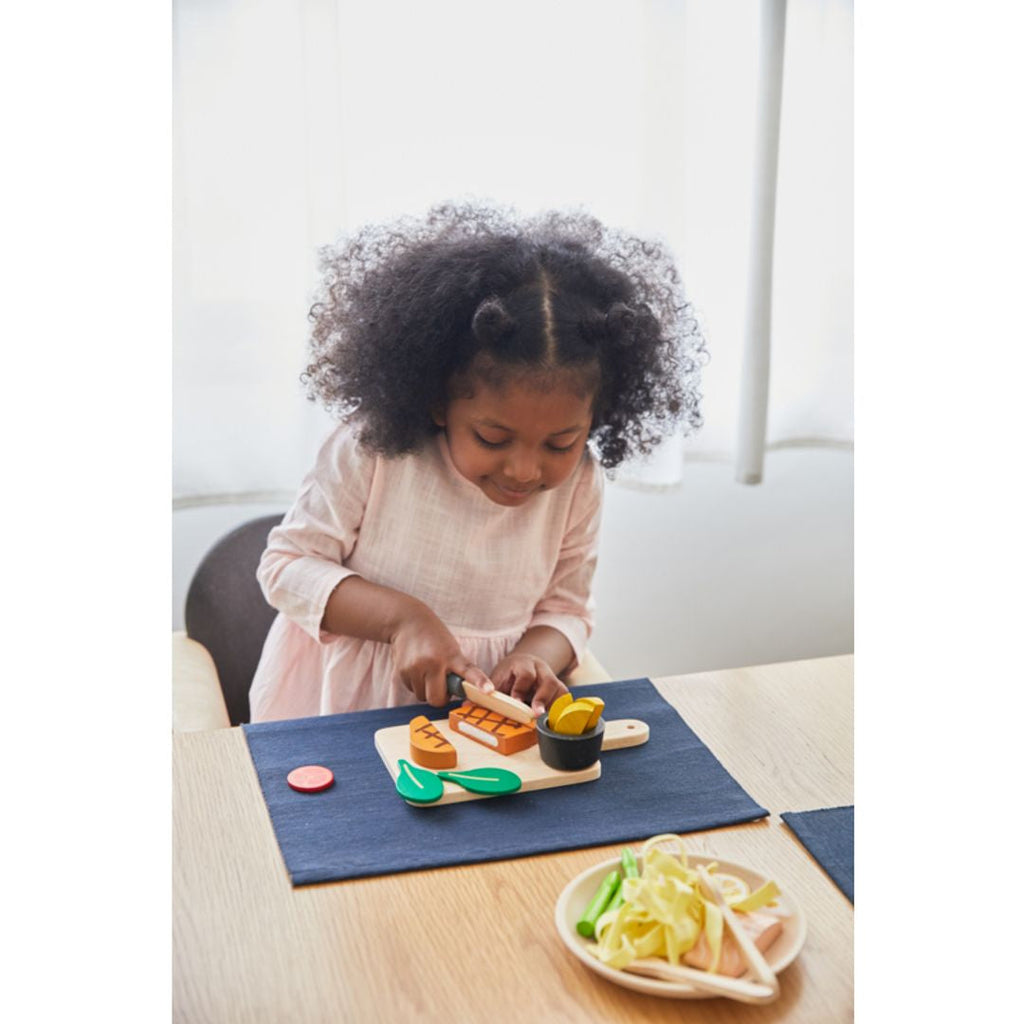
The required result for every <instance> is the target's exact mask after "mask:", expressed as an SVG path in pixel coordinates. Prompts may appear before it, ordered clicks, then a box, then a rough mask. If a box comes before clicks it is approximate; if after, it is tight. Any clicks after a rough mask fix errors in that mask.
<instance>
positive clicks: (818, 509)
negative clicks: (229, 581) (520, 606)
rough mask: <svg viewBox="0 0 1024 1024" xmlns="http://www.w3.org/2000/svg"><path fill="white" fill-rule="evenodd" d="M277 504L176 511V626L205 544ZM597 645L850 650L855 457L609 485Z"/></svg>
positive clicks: (758, 657)
mask: <svg viewBox="0 0 1024 1024" xmlns="http://www.w3.org/2000/svg"><path fill="white" fill-rule="evenodd" d="M284 508H285V505H284V504H281V503H278V504H273V503H266V504H251V505H227V506H203V507H198V508H186V509H181V510H179V511H176V512H175V513H174V517H173V527H174V572H173V582H174V613H173V627H174V628H175V629H181V628H183V626H182V621H183V619H182V616H183V612H182V609H183V606H184V599H185V592H186V590H187V587H188V581H189V579H190V578H191V575H192V572H193V571H194V569H195V567H196V565H197V564H198V563H199V560H200V559H201V558H202V556H203V554H204V553H205V551H206V550H207V548H208V547H209V546H210V545H211V544H212V543H213V542H214V541H215V540H216V539H217V538H218V537H220V536H222V535H223V534H224V533H226V532H227V531H228V530H230V529H232V528H233V527H234V526H236V525H238V523H241V522H244V521H246V520H248V519H254V518H256V517H257V516H262V515H267V514H269V513H271V512H278V511H284ZM594 593H595V598H596V600H597V605H598V608H597V615H598V620H597V628H596V630H595V634H594V637H593V642H592V647H593V650H594V652H595V654H596V655H597V657H598V658H599V659H600V660H601V661H602V662H603V664H604V666H605V668H607V669H608V671H609V673H610V674H611V675H612V676H613V677H614V678H617V679H624V678H628V677H632V676H659V675H671V674H674V673H681V672H697V671H703V670H706V669H714V668H730V667H734V666H739V665H754V664H764V663H767V662H773V661H786V660H789V659H794V658H810V657H817V656H823V655H829V654H840V653H848V652H850V651H852V650H853V454H852V452H851V451H849V450H844V449H832V448H784V449H780V450H778V451H773V452H769V454H768V457H767V460H766V465H765V480H764V483H762V484H760V485H758V486H756V487H747V486H743V485H740V484H737V483H735V482H734V481H733V468H732V465H731V464H730V463H728V462H718V461H696V460H691V461H690V462H688V463H687V465H686V468H685V471H684V481H683V484H682V485H681V486H680V487H679V488H678V489H676V490H674V491H671V492H667V493H665V492H650V491H640V490H636V489H634V488H631V487H627V486H625V485H624V484H621V483H619V484H616V483H611V484H609V486H608V488H607V490H606V500H605V513H604V520H603V525H602V536H601V556H600V561H599V564H598V570H597V576H596V578H595V583H594Z"/></svg>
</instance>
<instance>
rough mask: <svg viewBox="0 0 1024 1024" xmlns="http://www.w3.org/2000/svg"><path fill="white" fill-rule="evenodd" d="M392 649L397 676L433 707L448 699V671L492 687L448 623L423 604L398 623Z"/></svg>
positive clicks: (440, 705)
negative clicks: (412, 614) (453, 633)
mask: <svg viewBox="0 0 1024 1024" xmlns="http://www.w3.org/2000/svg"><path fill="white" fill-rule="evenodd" d="M391 649H392V655H393V657H394V662H395V670H396V671H397V672H398V676H399V678H400V679H401V680H402V682H403V683H404V684H405V685H406V686H407V687H408V688H409V689H410V690H412V692H413V693H415V694H416V698H417V700H421V701H426V702H427V703H428V704H431V705H433V706H434V707H435V708H440V707H443V706H444V705H445V704H447V703H448V702H449V700H450V699H451V698H450V697H449V695H448V687H447V683H446V677H447V675H448V673H449V672H454V673H455V674H456V675H458V676H461V677H462V678H463V679H467V680H469V682H471V683H474V684H475V685H476V686H479V687H480V689H481V690H483V691H484V692H485V693H491V692H492V691H493V690H494V684H493V683H492V682H491V681H490V679H488V678H487V676H486V675H484V673H483V672H482V671H481V670H480V669H479V668H477V667H476V665H474V664H473V663H472V662H471V661H469V660H468V659H467V658H466V656H465V655H464V654H463V653H462V648H461V647H459V642H458V640H456V639H455V637H453V636H452V634H451V633H450V632H449V631H448V627H447V626H445V624H444V623H443V622H442V621H441V620H440V619H439V618H438V617H437V616H436V615H435V614H434V613H433V612H431V611H430V610H429V609H427V608H425V607H424V608H423V609H422V611H420V612H419V613H418V614H416V615H414V616H411V617H409V618H408V619H406V620H405V621H404V622H403V623H402V624H401V625H400V626H399V627H398V629H397V630H396V631H395V635H394V637H393V639H392V641H391Z"/></svg>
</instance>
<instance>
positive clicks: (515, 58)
mask: <svg viewBox="0 0 1024 1024" xmlns="http://www.w3.org/2000/svg"><path fill="white" fill-rule="evenodd" d="M759 12H760V7H759V2H758V0H689V2H679V0H675V2H673V0H635V2H629V0H621V2H604V3H602V2H596V0H560V2H558V3H550V2H549V0H520V2H519V3H517V4H515V5H510V4H500V5H499V4H496V3H495V4H488V3H481V2H480V0H432V2H430V3H422V2H415V0H410V2H403V3H398V2H394V0H390V2H388V0H378V2H376V3H372V4H370V3H365V2H348V0H236V2H232V0H221V2H218V3H211V2H210V0H175V4H174V119H175V123H174V188H175V193H174V244H175V252H174V292H173V304H174V344H173V353H174V377H173V383H174V390H173V399H174V496H175V500H176V502H177V504H178V505H188V504H193V503H199V502H216V501H222V500H236V501H237V500H240V499H241V500H245V499H257V498H264V499H276V498H281V499H285V500H286V499H287V498H288V497H290V495H291V493H292V491H293V490H294V488H295V486H296V485H297V483H298V481H299V479H300V477H301V475H302V474H303V472H304V471H305V469H306V467H307V465H308V464H309V462H310V460H311V458H312V455H313V453H314V451H315V449H316V446H317V444H318V441H319V439H320V437H321V436H322V435H323V433H324V432H325V431H326V430H327V429H328V427H329V423H330V421H329V420H328V418H327V417H326V415H324V414H323V413H321V412H320V411H319V410H318V409H317V408H316V407H314V406H312V405H310V404H309V403H308V402H307V401H306V399H305V397H304V395H303V392H302V388H301V386H300V384H299V380H298V377H299V374H300V372H301V371H302V369H303V368H304V366H305V361H306V349H305V346H306V331H307V323H306V319H305V317H306V312H307V310H308V306H309V303H310V299H311V296H312V293H313V290H314V287H315V283H316V257H317V248H318V247H319V246H320V245H323V244H325V243H327V242H331V241H334V240H335V239H336V238H337V236H338V235H339V234H340V233H342V232H345V231H347V230H351V229H353V228H355V227H357V226H359V225H360V224H362V223H364V222H366V221H367V220H377V219H381V218H389V217H392V216H398V215H404V214H415V213H418V212H422V211H424V210H425V209H426V208H427V207H429V206H430V205H432V204H433V203H435V202H437V201H439V200H442V199H449V198H462V197H477V198H482V199H493V200H496V201H498V202H502V203H512V204H514V205H516V206H517V207H519V208H520V209H522V210H524V211H527V212H532V211H535V210H538V209H543V208H551V207H562V206H580V205H582V206H584V207H586V208H587V209H588V210H590V211H591V212H593V213H594V214H596V215H597V216H598V217H600V218H602V219H603V220H605V221H606V222H608V223H610V224H613V225H615V226H619V227H623V228H626V229H630V230H634V231H637V232H640V233H645V234H651V235H655V236H658V237H661V238H662V239H664V240H666V241H668V243H669V244H670V246H671V248H672V249H673V251H674V253H675V255H676V258H677V261H678V263H679V266H680V269H681V271H682V274H683V279H684V281H685V282H686V286H687V293H688V297H689V298H690V300H691V301H692V303H693V304H694V306H695V309H696V311H697V314H698V316H699V318H700V320H701V323H702V324H703V327H704V331H705V334H706V337H707V343H708V348H709V351H710V353H711V362H710V363H709V365H708V366H707V367H706V368H705V372H704V389H703V390H704V395H705V401H704V416H705V426H704V428H703V430H702V431H701V432H699V433H698V434H696V435H694V436H692V437H690V438H687V439H685V440H684V439H681V438H675V439H672V440H671V441H670V442H668V443H667V444H665V445H664V446H663V447H662V449H661V450H660V451H659V454H658V456H657V457H656V458H655V459H654V460H653V461H652V463H651V464H650V465H648V466H646V467H633V468H632V469H631V470H630V471H627V472H624V473H623V474H622V476H623V478H624V479H629V478H632V479H635V480H640V481H642V482H646V483H651V484H655V485H663V484H673V483H675V482H677V481H678V480H679V479H680V477H681V473H682V466H683V455H684V451H685V453H686V457H688V458H694V457H696V458H730V457H731V456H732V455H733V453H734V451H735V446H736V430H737V424H738V420H739V402H740V383H739V382H740V374H741V364H742V346H743V330H744V312H745V310H744V304H745V289H746V280H747V269H748V260H749V233H750V214H751V208H750V207H751V199H750V197H751V161H752V151H753V139H754V135H755V133H754V116H755V109H756V82H757V61H758V40H759V32H760V28H759V26H760V16H759ZM785 44H786V45H785V64H784V84H783V90H782V116H781V132H780V148H779V167H778V192H777V204H776V217H775V244H774V275H773V277H774V286H773V316H772V363H771V380H770V391H769V408H768V429H767V440H768V446H769V448H770V447H772V446H778V445H784V444H797V443H798V444H842V445H849V444H850V443H851V442H852V431H853V424H852V404H853V403H852V4H851V2H850V0H789V3H788V13H787V23H786V36H785Z"/></svg>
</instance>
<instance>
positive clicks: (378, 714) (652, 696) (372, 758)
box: [242, 679, 768, 885]
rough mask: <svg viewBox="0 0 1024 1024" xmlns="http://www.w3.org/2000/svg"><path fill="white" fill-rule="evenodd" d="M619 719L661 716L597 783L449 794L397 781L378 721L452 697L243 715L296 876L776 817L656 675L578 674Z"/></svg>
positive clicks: (474, 857) (398, 718) (391, 869)
mask: <svg viewBox="0 0 1024 1024" xmlns="http://www.w3.org/2000/svg"><path fill="white" fill-rule="evenodd" d="M572 692H573V695H574V696H577V697H585V696H588V695H590V696H599V697H602V698H603V699H604V700H605V702H606V704H607V708H608V711H609V713H610V717H611V718H639V719H640V720H641V721H644V722H646V723H647V724H648V725H649V726H650V730H651V736H650V739H649V740H648V741H647V743H645V744H644V745H643V746H640V747H630V748H627V749H624V750H612V751H605V752H604V753H602V754H601V777H600V778H599V779H597V780H595V781H594V782H586V783H581V784H579V785H574V786H562V787H558V788H554V789H543V790H532V791H530V792H526V793H514V794H512V795H510V796H501V797H490V798H486V799H481V800H470V801H467V802H465V803H458V804H446V805H444V806H442V807H430V806H427V807H413V806H410V805H409V804H407V803H406V802H405V801H404V800H403V799H402V798H401V797H400V796H399V795H398V794H397V793H396V792H395V784H394V782H393V781H392V779H391V775H390V774H389V772H388V770H387V767H386V765H385V764H384V762H383V761H382V760H381V758H380V755H379V754H378V753H377V750H376V748H375V747H374V743H373V735H374V733H375V732H376V731H377V730H378V729H383V728H386V727H387V726H392V725H401V724H404V723H406V722H409V721H410V720H411V719H412V718H414V717H415V716H416V715H419V714H425V715H427V717H428V718H431V719H438V718H442V717H443V716H444V711H443V709H440V708H432V707H429V706H427V705H407V706H405V707H399V708H384V709H380V710H374V711H356V712H351V713H349V714H344V715H325V716H323V717H319V718H299V719H294V720H292V721H286V722H265V723H260V724H256V725H245V726H243V727H242V728H243V732H244V734H245V738H246V740H247V741H248V744H249V753H250V755H251V757H252V760H253V764H254V765H255V767H256V774H257V776H258V777H259V783H260V788H261V789H262V791H263V797H264V800H265V801H266V804H267V809H268V811H269V812H270V820H271V823H272V824H273V827H274V834H275V835H276V837H277V843H278V846H279V847H280V848H281V854H282V856H283V857H284V862H285V866H286V867H287V869H288V873H289V875H290V876H291V879H292V883H293V884H294V885H309V884H312V883H315V882H330V881H338V880H341V879H346V878H363V877H367V876H370V875H386V874H393V873H396V872H400V871H417V870H422V869H426V868H437V867H443V866H446V865H452V864H474V863H478V862H481V861H489V860H508V859H511V858H514V857H526V856H530V855H531V854H537V853H547V852H551V851H554V850H569V849H578V848H581V847H587V846H600V845H604V844H608V843H617V842H630V841H633V840H636V839H646V838H648V837H649V836H652V835H656V834H658V833H661V832H697V831H701V830H703V829H711V828H720V827H722V826H725V825H735V824H738V823H740V822H744V821H753V820H755V819H757V818H763V817H766V816H767V814H768V812H767V811H766V810H765V809H764V808H763V807H760V806H759V805H758V804H756V803H755V802H754V801H753V800H752V799H751V798H750V796H748V795H747V793H746V792H744V790H743V789H741V788H740V786H739V784H738V783H737V782H736V780H735V779H733V777H732V776H731V775H729V773H728V772H727V771H726V770H725V769H724V768H723V767H722V765H721V764H719V762H718V760H717V758H715V756H714V755H713V754H712V753H711V751H710V750H708V748H707V747H706V746H704V744H703V743H702V742H701V741H700V740H699V739H698V738H697V736H696V735H695V734H694V733H693V732H692V730H691V729H690V727H689V726H688V725H687V724H686V723H685V722H684V721H683V720H682V719H681V718H680V717H679V713H678V712H677V711H676V710H675V709H674V708H673V707H672V706H671V705H670V704H669V703H668V702H667V701H666V700H665V699H664V698H663V697H662V696H661V695H660V694H659V693H658V691H657V690H656V689H655V688H654V686H653V685H652V684H651V682H650V680H648V679H633V680H627V681H623V682H617V683H599V684H595V685H590V686H575V687H573V691H572ZM304 764H320V765H324V766H326V767H327V768H330V769H331V771H332V772H334V777H335V783H334V785H333V786H332V787H331V788H330V789H328V790H325V791H323V792H321V793H315V794H306V793H296V792H294V791H293V790H292V789H291V788H290V787H289V786H288V783H287V782H286V781H285V779H286V776H287V774H288V772H290V771H291V770H292V769H293V768H297V767H298V766H299V765H304Z"/></svg>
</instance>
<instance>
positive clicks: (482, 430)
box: [434, 382, 593, 507]
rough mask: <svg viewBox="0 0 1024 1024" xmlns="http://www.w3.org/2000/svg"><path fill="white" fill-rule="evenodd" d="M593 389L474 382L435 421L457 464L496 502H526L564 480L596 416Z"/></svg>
mask: <svg viewBox="0 0 1024 1024" xmlns="http://www.w3.org/2000/svg"><path fill="white" fill-rule="evenodd" d="M592 407H593V396H592V395H588V396H586V397H581V396H580V395H579V394H577V393H575V392H574V391H572V390H569V389H568V388H565V387H554V388H550V389H540V388H531V387H530V386H529V383H528V382H527V383H510V384H509V385H507V386H506V387H504V388H501V389H500V390H499V389H495V388H492V387H489V386H487V385H485V384H483V383H480V382H478V383H476V385H475V387H474V394H473V397H472V398H453V399H451V400H450V401H449V402H448V405H447V406H446V408H445V409H444V410H443V411H442V412H438V413H436V414H435V416H434V422H435V423H437V425H438V426H440V427H443V428H444V430H445V433H446V434H447V436H448V447H449V450H450V451H451V456H452V462H453V463H454V464H455V468H456V469H457V470H458V471H459V472H460V473H461V474H462V475H463V476H464V477H465V478H466V479H467V480H468V481H469V482H470V483H473V484H476V486H477V487H479V488H480V490H481V491H483V492H484V494H486V495H487V497H488V498H490V499H491V501H493V502H494V503H495V504H497V505H505V506H509V507H515V506H517V505H525V504H526V502H528V501H529V500H530V499H531V498H532V497H533V496H534V495H536V494H539V493H540V492H541V491H549V490H551V489H552V488H553V487H557V486H558V485H559V484H560V483H562V481H563V480H565V479H566V478H567V477H568V476H569V475H570V474H571V473H572V471H573V470H574V469H575V468H576V466H577V465H578V464H579V461H580V459H581V458H582V456H583V451H584V448H585V446H586V442H587V435H588V434H589V433H590V423H591V420H592V419H593V412H592Z"/></svg>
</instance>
